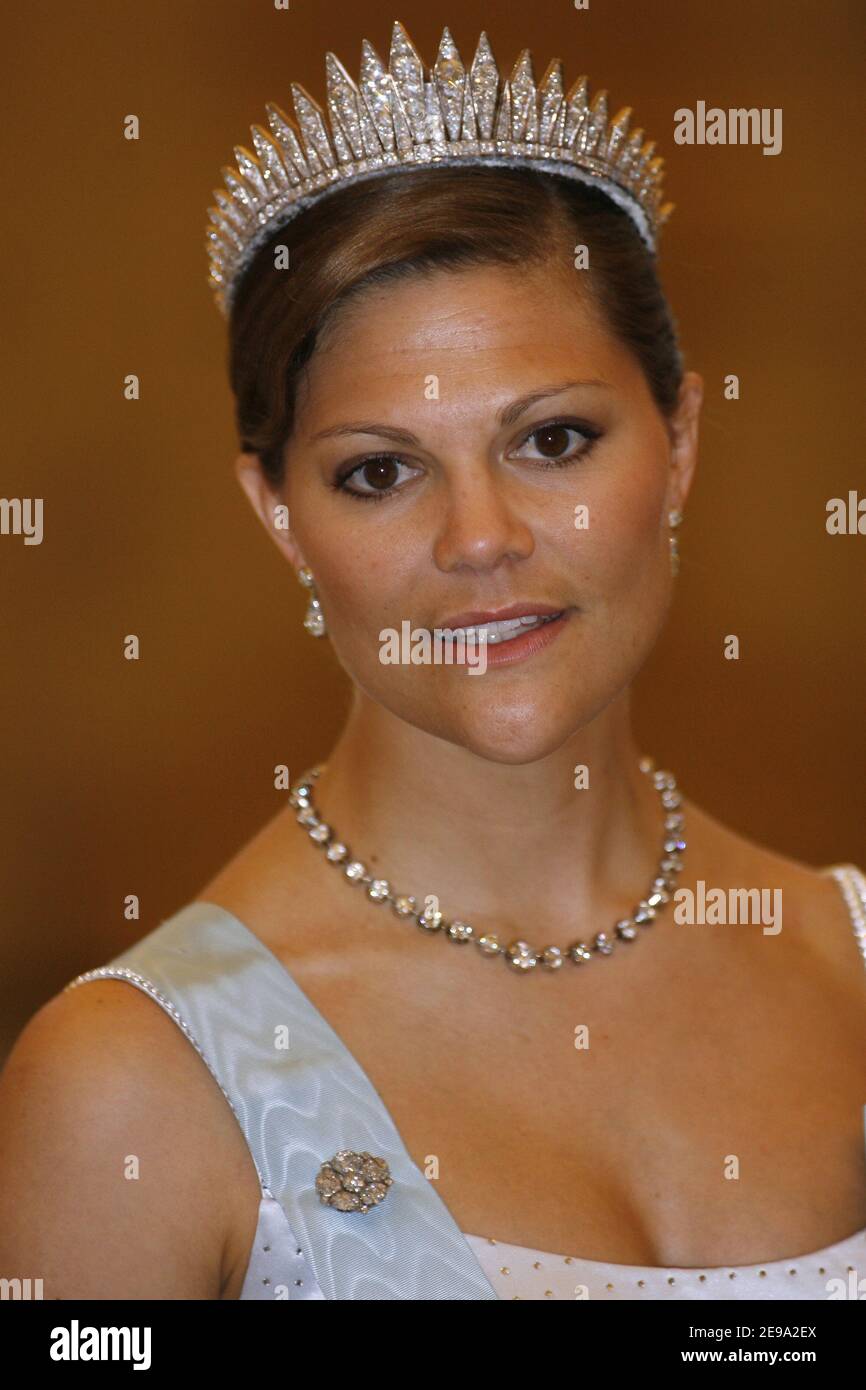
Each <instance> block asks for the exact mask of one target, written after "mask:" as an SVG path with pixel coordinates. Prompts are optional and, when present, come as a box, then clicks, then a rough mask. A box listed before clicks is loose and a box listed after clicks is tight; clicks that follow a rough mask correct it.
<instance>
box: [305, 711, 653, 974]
mask: <svg viewBox="0 0 866 1390" xmlns="http://www.w3.org/2000/svg"><path fill="white" fill-rule="evenodd" d="M640 751H641V750H639V749H638V748H637V746H636V744H635V741H634V737H633V735H632V732H631V725H630V720H629V710H628V696H627V693H624V694H623V696H622V698H621V700H617V701H614V702H613V703H612V704H611V705H609V706H608V707H607V709H606V710H604V711H603V713H602V714H601V715H599V716H598V718H597V719H596V720H594V721H593V723H592V725H591V726H589V727H588V728H585V729H582V730H581V731H579V733H577V734H576V735H575V736H574V737H573V738H571V739H569V740H568V741H567V742H566V743H565V744H563V745H562V747H560V748H558V749H556V750H555V751H554V752H552V753H550V754H549V755H547V756H546V757H543V758H541V759H539V760H537V761H535V762H533V763H531V764H524V765H522V766H517V765H511V764H504V763H493V762H491V761H490V760H489V759H486V758H482V757H479V756H478V755H477V754H475V753H473V752H471V751H469V750H467V749H466V748H462V747H458V746H456V745H454V744H451V743H448V742H446V741H444V740H442V739H439V738H436V737H434V736H432V735H430V734H428V733H425V732H424V731H422V730H420V729H416V728H414V727H413V726H411V725H409V724H407V723H406V722H405V721H404V720H401V719H398V718H396V717H395V716H393V715H391V714H390V713H389V712H388V711H387V710H384V709H383V708H382V706H381V705H378V704H375V703H374V702H372V701H370V700H369V699H367V697H366V696H361V697H359V698H358V699H356V702H355V705H354V706H353V709H352V712H351V714H350V716H349V719H348V721H347V723H346V726H345V728H344V729H343V732H342V733H341V735H340V737H339V738H338V740H337V743H336V744H335V746H334V749H333V750H332V752H331V754H330V756H329V757H328V758H327V760H326V770H325V771H324V772H323V773H322V775H321V777H320V779H319V781H318V783H317V785H316V788H315V790H314V797H315V802H316V806H317V809H318V812H319V814H320V815H321V816H322V818H323V819H324V820H325V821H327V822H328V824H329V825H330V826H331V828H332V830H333V831H334V833H335V835H337V836H338V837H339V838H340V839H341V840H343V841H345V842H346V843H348V844H349V845H350V846H351V849H352V853H353V855H355V856H356V857H357V858H359V859H361V860H362V861H363V862H364V863H365V864H366V865H367V867H368V870H369V871H370V872H372V873H375V874H376V875H378V876H380V877H382V878H385V879H387V880H388V881H389V883H390V884H391V886H392V889H394V890H396V891H398V892H402V893H414V895H415V896H416V897H417V898H419V900H420V899H423V897H424V896H425V895H426V894H428V893H429V894H436V895H437V896H438V897H439V900H440V902H439V905H440V908H441V910H442V912H443V913H444V914H445V915H446V917H448V918H453V917H460V918H463V919H465V920H468V921H470V922H472V923H473V924H474V925H475V927H476V930H479V931H480V930H498V931H499V932H500V935H501V934H502V933H503V932H505V933H506V934H507V933H509V932H513V934H514V935H515V936H521V935H523V936H528V937H529V938H530V939H531V940H533V942H534V943H535V944H544V945H548V944H551V945H552V944H555V945H560V946H566V945H568V944H569V943H570V942H571V941H573V940H574V939H575V938H576V937H581V936H582V937H584V938H585V937H586V935H587V933H589V935H590V938H591V936H592V935H594V933H595V932H596V931H598V930H601V929H602V928H604V927H605V926H607V927H609V926H610V925H612V923H613V921H614V920H615V919H616V917H617V916H621V915H624V914H627V913H628V912H629V911H631V910H632V909H633V908H634V906H635V905H636V903H637V901H638V900H639V899H640V898H642V897H644V896H645V895H646V893H647V892H648V891H649V885H650V882H651V880H652V879H653V877H654V876H655V873H656V872H657V867H656V866H657V865H658V861H659V859H660V858H661V854H662V839H663V811H662V807H661V804H660V801H659V797H658V793H657V792H656V791H655V790H654V788H653V786H652V782H651V780H650V779H649V778H648V777H646V776H645V774H644V773H642V772H641V771H640V769H639V767H638V760H639V757H640ZM584 766H585V767H586V768H587V769H588V781H589V785H588V787H586V788H585V789H582V790H580V789H578V788H577V787H576V786H575V778H576V772H575V769H579V768H581V767H584ZM541 936H543V937H544V941H543V943H542V942H541V941H540V937H541Z"/></svg>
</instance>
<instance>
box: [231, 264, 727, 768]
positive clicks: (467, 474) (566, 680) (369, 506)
mask: <svg viewBox="0 0 866 1390" xmlns="http://www.w3.org/2000/svg"><path fill="white" fill-rule="evenodd" d="M580 274H581V272H580V271H570V272H563V271H562V270H560V269H557V268H555V267H554V268H550V267H537V268H533V269H526V270H523V269H521V270H519V271H515V270H511V269H507V268H500V267H495V268H493V267H491V268H479V269H465V270H460V271H450V270H448V271H437V272H433V273H429V274H425V275H423V276H413V277H412V278H411V279H408V280H406V281H404V282H402V283H399V284H395V285H392V286H386V287H379V288H375V289H369V290H367V291H364V292H362V293H360V294H359V295H358V297H357V298H356V299H355V300H354V301H352V302H351V303H348V304H347V305H346V306H344V308H343V309H342V310H341V311H340V313H339V314H338V316H337V317H336V319H335V320H334V321H333V323H332V325H331V327H330V328H329V331H328V332H327V333H326V334H325V335H324V337H323V339H322V341H321V344H320V347H319V348H318V349H317V351H316V353H315V355H314V357H313V359H312V360H311V363H310V365H309V369H308V371H307V373H306V375H305V379H304V380H303V381H302V383H301V386H300V388H299V395H298V401H297V414H296V422H295V428H294V431H293V435H292V438H291V440H290V442H289V444H288V446H287V449H286V480H285V486H284V488H283V490H282V493H281V495H280V497H278V498H275V497H274V495H273V494H272V493H269V491H268V489H267V487H266V484H265V483H264V480H263V478H262V476H261V474H260V472H259V469H258V467H257V463H255V461H254V460H253V459H252V457H251V456H249V455H242V456H241V459H240V460H239V461H238V462H239V474H240V476H241V481H242V483H243V485H244V487H245V489H246V491H247V492H248V494H249V495H250V498H251V500H252V501H253V503H254V505H255V506H256V508H257V510H258V511H259V513H260V515H261V517H262V519H263V521H264V522H265V524H266V525H267V527H268V529H269V531H270V533H271V534H272V536H273V537H274V538H275V539H276V540H277V543H278V544H280V545H281V546H282V548H283V549H284V550H285V551H286V553H287V554H288V556H289V558H290V559H291V560H292V562H293V563H294V564H295V566H296V567H299V566H300V565H302V564H306V565H308V566H309V567H310V569H311V570H312V571H313V575H314V578H315V582H316V587H317V590H318V595H319V599H320V601H321V604H322V611H323V613H324V616H325V621H326V624H327V630H328V636H329V639H330V641H331V643H332V644H333V647H334V650H335V652H336V655H337V657H338V659H339V661H340V662H341V664H342V665H343V667H344V668H345V670H346V671H347V673H348V674H349V676H350V677H351V679H352V680H353V681H354V682H355V683H356V685H357V686H358V687H359V688H360V691H361V692H363V694H364V695H366V696H367V697H368V698H369V699H370V700H372V701H375V702H376V703H377V704H378V705H381V706H384V707H385V709H387V710H388V711H390V712H391V713H392V714H393V715H396V716H397V717H399V718H400V719H401V720H404V721H406V722H408V723H409V724H410V725H414V726H416V727H417V728H419V729H422V730H424V731H425V732H427V733H430V734H434V735H436V736H437V737H438V738H442V739H446V740H448V741H449V742H451V743H454V744H458V745H460V746H462V747H465V748H467V749H470V750H471V751H472V752H475V753H477V754H479V755H480V756H482V757H484V758H487V759H492V760H493V761H495V762H501V763H514V764H522V763H526V762H532V761H535V760H537V759H539V758H542V757H544V756H545V755H547V754H549V753H551V752H553V751H555V750H556V749H557V748H559V747H560V746H561V744H562V743H563V742H564V741H565V740H566V739H567V738H568V737H569V736H570V735H571V734H573V733H574V732H575V731H576V730H578V729H580V728H582V727H584V726H585V725H587V724H589V722H590V721H591V720H592V719H593V718H594V717H595V716H596V715H598V714H599V713H600V712H601V711H602V710H604V709H605V707H606V706H607V705H608V704H609V703H610V702H611V701H612V700H613V699H614V698H615V697H616V696H617V695H619V694H620V693H621V692H622V691H623V690H624V688H625V687H627V686H628V685H629V683H630V682H631V680H632V678H633V677H634V675H635V674H636V672H637V671H638V670H639V669H640V667H641V666H642V664H643V662H644V660H645V659H646V657H647V655H648V653H649V652H650V650H651V649H652V647H653V644H654V643H655V641H656V638H657V636H658V634H659V632H660V629H661V628H662V626H663V623H664V619H665V616H666V612H667V609H668V605H669V602H670V597H671V584H672V580H671V569H670V559H669V551H670V546H669V536H670V534H671V533H670V530H669V526H668V511H669V510H670V509H671V508H674V507H682V505H683V503H684V500H685V496H686V493H687V491H688V487H689V483H690V479H691V474H692V469H693V466H694V462H695V449H696V439H697V415H698V411H699V408H700V401H701V383H700V378H698V377H696V376H694V374H689V376H688V378H687V380H686V383H685V384H684V390H683V393H682V396H681V405H680V410H679V413H678V417H677V420H676V421H675V422H674V429H673V432H672V433H671V432H669V429H668V427H667V426H666V423H665V422H664V420H663V419H662V417H661V415H660V414H659V411H658V409H657V407H656V406H655V404H654V402H653V400H652V397H651V395H650V392H649V389H648V387H647V384H646V381H645V379H644V377H643V374H642V372H641V370H640V368H639V366H638V364H637V363H636V361H634V359H633V358H632V357H631V355H630V354H629V352H628V351H627V350H626V349H625V348H624V347H622V346H621V345H620V344H619V343H618V342H617V341H616V340H615V339H614V338H613V337H612V336H611V335H610V333H609V332H608V330H607V329H606V328H605V326H604V324H603V323H602V322H601V320H600V318H599V316H598V314H597V313H596V312H595V311H594V309H593V307H592V305H591V304H590V302H589V301H588V300H587V298H586V297H585V291H584V290H583V288H582V287H581V286H580V282H579V277H580ZM275 501H277V502H278V501H283V502H285V503H286V505H287V506H288V512H289V527H290V532H289V533H286V532H284V531H282V532H281V531H279V530H274V528H273V524H272V518H273V506H274V503H275ZM581 509H585V510H581ZM514 605H518V606H520V607H521V608H522V609H523V610H524V611H525V612H528V613H530V614H531V613H534V612H536V611H537V610H538V609H539V608H542V609H543V610H544V611H547V612H550V611H551V610H552V611H556V612H559V611H563V612H564V618H563V619H562V620H560V621H557V622H555V623H551V624H549V627H550V631H549V632H548V631H546V630H545V627H542V628H540V629H538V632H537V633H536V635H535V636H533V637H527V636H524V637H522V638H521V639H520V640H519V644H518V645H515V646H513V647H512V651H511V653H509V647H510V646H512V644H511V643H510V642H509V641H507V640H500V641H499V642H497V643H494V642H492V641H490V640H489V638H488V642H487V646H486V658H487V665H486V669H484V670H482V669H479V670H478V671H476V672H473V671H472V669H471V665H470V664H467V661H466V660H465V659H464V661H463V663H462V664H461V663H459V662H458V663H457V664H448V663H447V661H446V660H445V659H444V658H443V656H442V655H441V653H442V652H443V651H444V648H440V657H439V660H438V662H437V661H436V660H435V659H434V660H433V661H431V662H429V663H427V664H413V663H412V662H411V661H404V662H402V663H401V662H399V661H398V663H397V664H394V663H393V662H391V661H385V660H383V659H382V656H381V654H382V652H383V647H384V645H385V644H384V641H383V636H382V634H383V632H384V630H386V629H390V630H393V631H395V632H396V633H397V634H401V633H402V632H403V631H404V627H403V624H407V625H408V626H407V628H406V629H405V631H406V632H407V633H409V634H412V635H417V634H418V632H419V630H421V629H423V630H426V631H428V632H429V631H432V630H433V629H437V628H445V627H454V626H456V623H455V622H454V619H455V618H459V617H460V615H463V614H466V613H467V612H470V611H471V612H478V611H480V612H482V613H484V614H489V613H491V612H493V613H496V612H498V611H500V610H502V609H508V608H511V607H512V606H514ZM525 626H526V628H527V629H528V627H529V624H526V625H525ZM545 626H547V625H545ZM410 647H411V640H410V642H409V643H407V648H410ZM416 650H417V651H420V652H421V653H422V654H423V652H424V645H423V639H422V640H421V641H420V642H417V643H416ZM429 650H430V652H431V653H434V652H435V651H436V648H435V646H433V645H432V644H431V645H429ZM466 650H467V654H468V661H470V662H475V663H476V664H479V665H480V666H483V663H484V653H483V652H482V651H481V649H480V647H478V646H476V647H474V648H473V647H472V646H469V647H468V648H467V649H466ZM454 651H455V653H456V654H457V655H459V649H454ZM393 654H394V648H391V655H393ZM400 654H401V653H400V652H399V651H398V652H397V655H398V656H399V655H400Z"/></svg>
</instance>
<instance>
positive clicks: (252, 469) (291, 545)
mask: <svg viewBox="0 0 866 1390" xmlns="http://www.w3.org/2000/svg"><path fill="white" fill-rule="evenodd" d="M234 467H235V477H236V478H237V480H238V482H239V483H240V485H241V487H242V488H243V490H244V492H245V493H246V495H247V498H248V500H249V503H250V506H251V507H252V509H253V511H254V512H255V514H256V516H257V517H258V518H259V521H260V522H261V523H262V525H263V526H264V528H265V530H266V531H267V533H268V535H269V536H270V538H271V540H272V541H273V542H274V544H275V545H276V546H277V547H278V548H279V550H280V553H281V554H282V555H284V556H285V558H286V559H287V560H288V561H289V563H290V564H291V565H292V566H293V567H294V569H295V570H296V571H297V570H299V569H301V568H302V567H303V565H304V557H303V555H302V554H301V552H300V550H299V549H298V546H297V543H296V541H295V539H294V537H293V535H292V532H291V529H290V525H289V509H288V506H287V505H286V503H285V502H284V501H283V499H282V498H281V497H280V495H279V493H278V492H277V491H276V490H275V489H274V487H273V486H272V484H271V483H270V482H269V481H268V479H267V478H266V477H265V474H264V470H263V469H262V465H261V462H260V460H259V456H258V454H250V453H242V454H238V456H237V458H236V459H235V465H234Z"/></svg>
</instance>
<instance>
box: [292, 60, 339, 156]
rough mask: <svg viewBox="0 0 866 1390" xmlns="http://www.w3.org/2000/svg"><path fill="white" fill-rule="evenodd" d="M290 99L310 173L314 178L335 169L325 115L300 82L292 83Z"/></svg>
mask: <svg viewBox="0 0 866 1390" xmlns="http://www.w3.org/2000/svg"><path fill="white" fill-rule="evenodd" d="M292 99H293V101H294V105H295V114H296V116H297V118H298V125H299V127H300V130H301V140H302V141H303V145H304V154H305V156H306V160H307V164H308V166H309V169H310V173H311V174H312V176H313V177H314V178H315V176H316V175H317V174H322V173H324V172H325V171H326V170H328V169H334V168H336V164H337V161H336V159H335V158H334V151H333V149H332V148H331V141H330V140H329V138H328V131H327V128H326V126H325V120H324V114H325V113H324V112H323V110H322V108H321V106H320V105H319V103H318V102H317V101H314V100H313V98H312V97H311V96H310V94H309V92H305V91H304V88H303V87H302V86H301V84H300V82H293V83H292Z"/></svg>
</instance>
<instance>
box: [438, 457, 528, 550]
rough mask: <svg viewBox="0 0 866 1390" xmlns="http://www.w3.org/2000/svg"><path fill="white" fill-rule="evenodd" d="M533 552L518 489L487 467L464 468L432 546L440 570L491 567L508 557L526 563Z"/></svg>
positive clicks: (451, 486) (451, 489)
mask: <svg viewBox="0 0 866 1390" xmlns="http://www.w3.org/2000/svg"><path fill="white" fill-rule="evenodd" d="M533 549H534V541H533V537H532V531H531V530H530V528H529V526H528V524H527V522H526V520H525V519H524V516H523V514H522V509H521V507H520V502H519V489H517V488H516V487H509V486H508V485H507V484H506V482H505V481H504V480H503V479H502V478H501V477H499V476H497V474H496V473H495V471H493V470H490V469H487V468H479V469H478V470H477V471H476V470H465V471H464V472H463V473H462V474H461V476H460V477H459V478H457V479H455V480H454V481H453V482H451V483H449V485H448V489H447V493H446V501H445V504H444V507H443V513H442V516H441V518H440V521H439V525H438V529H437V535H436V540H435V543H434V548H433V554H434V559H435V561H436V564H437V566H438V567H439V568H440V569H441V570H443V571H445V572H448V571H450V570H454V569H458V568H460V567H461V566H462V565H466V566H468V567H469V568H471V569H490V568H492V567H493V566H495V565H497V564H498V563H499V562H500V561H501V560H502V559H503V558H504V557H506V556H510V557H511V558H513V559H526V558H527V556H529V555H531V554H532V551H533Z"/></svg>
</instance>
